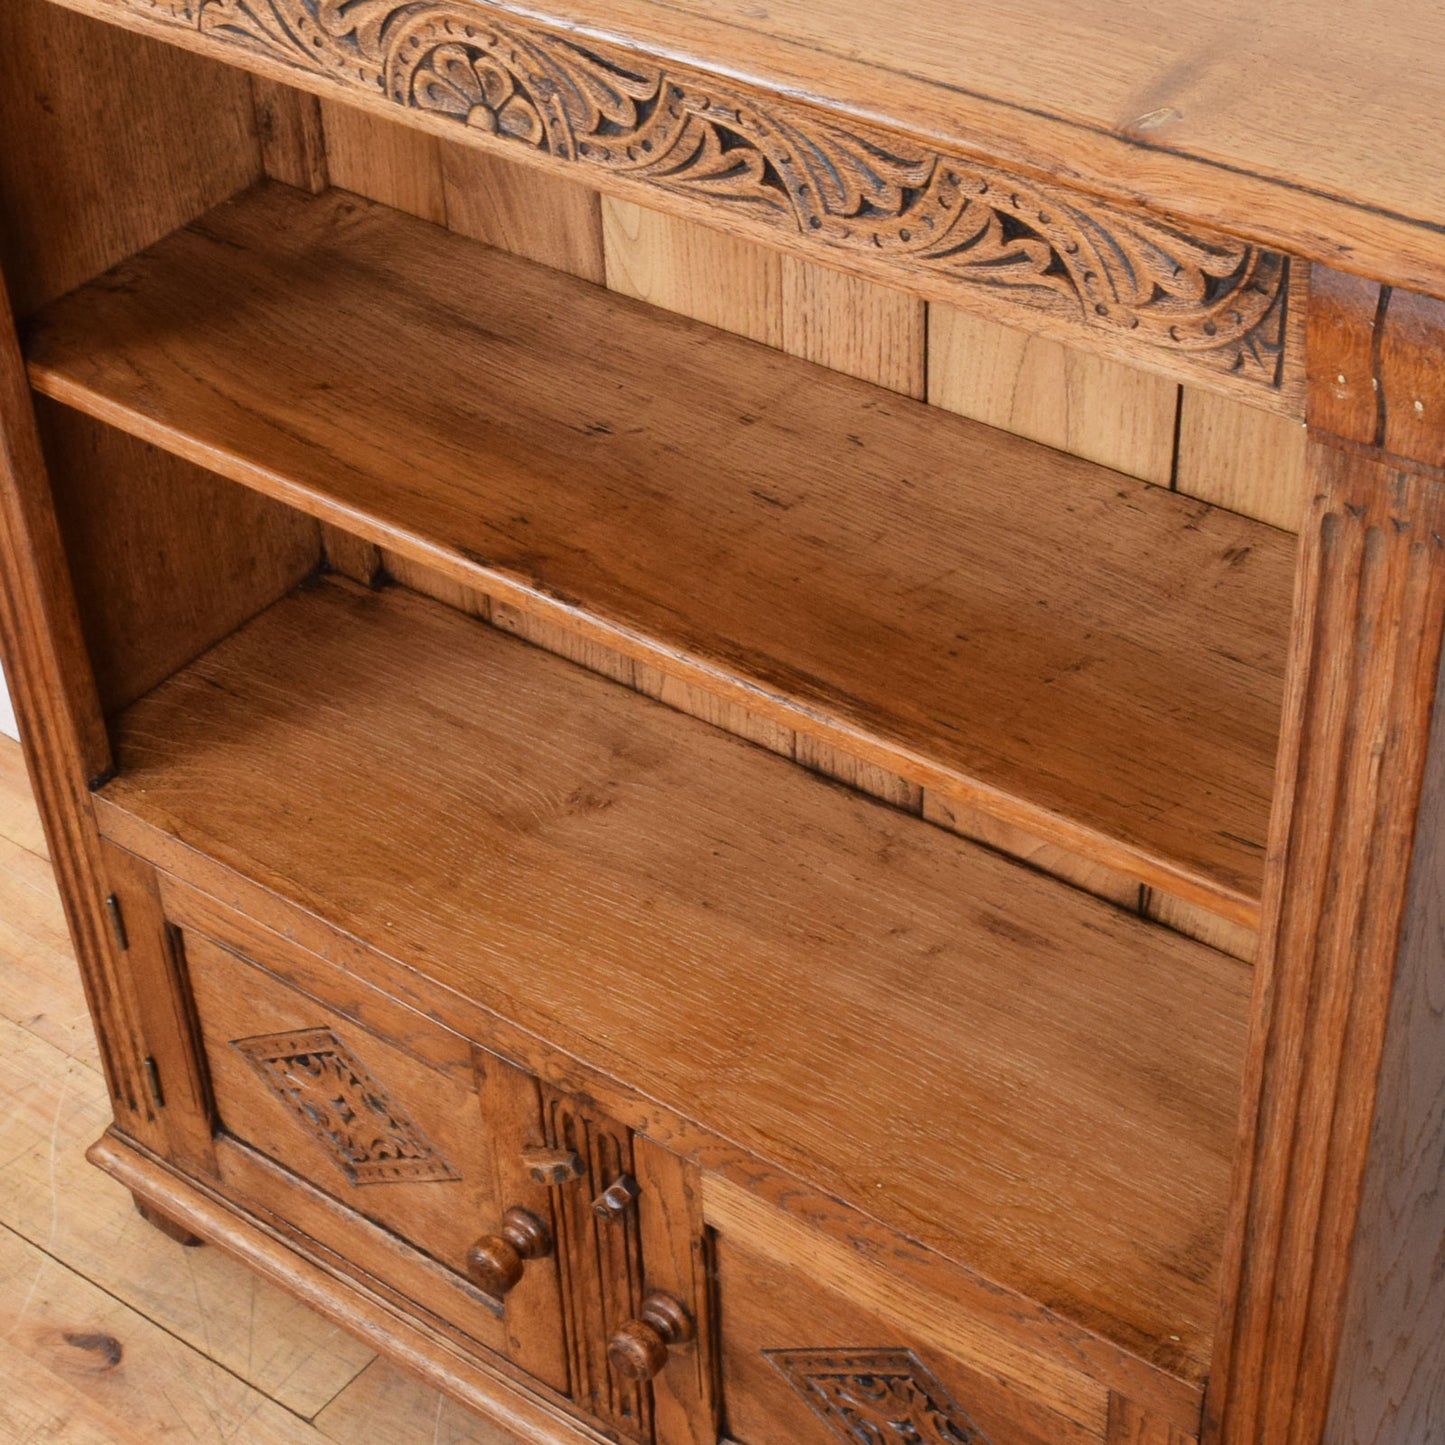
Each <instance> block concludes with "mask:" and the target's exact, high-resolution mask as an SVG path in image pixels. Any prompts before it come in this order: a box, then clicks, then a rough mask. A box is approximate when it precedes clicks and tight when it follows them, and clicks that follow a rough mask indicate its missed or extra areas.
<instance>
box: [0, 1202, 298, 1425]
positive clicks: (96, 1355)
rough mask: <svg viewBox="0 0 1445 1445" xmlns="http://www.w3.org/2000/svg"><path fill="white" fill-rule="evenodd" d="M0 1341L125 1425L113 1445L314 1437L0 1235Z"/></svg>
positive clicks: (116, 1303) (44, 1377)
mask: <svg viewBox="0 0 1445 1445" xmlns="http://www.w3.org/2000/svg"><path fill="white" fill-rule="evenodd" d="M0 1338H3V1339H4V1340H5V1341H6V1343H7V1344H8V1345H9V1346H10V1349H11V1351H12V1352H14V1353H15V1354H18V1355H20V1356H21V1357H22V1358H23V1359H24V1360H25V1361H26V1362H28V1364H29V1365H30V1367H31V1370H32V1372H33V1375H34V1376H35V1377H38V1378H39V1379H40V1380H41V1381H43V1382H45V1384H46V1385H49V1384H50V1381H51V1380H52V1378H53V1379H54V1380H56V1381H59V1382H61V1383H63V1384H64V1385H67V1386H69V1387H70V1391H69V1392H67V1393H73V1394H78V1395H79V1396H81V1397H82V1398H83V1399H84V1400H85V1401H87V1402H88V1403H89V1404H90V1405H91V1406H93V1407H95V1408H96V1410H97V1411H98V1412H104V1415H105V1416H109V1417H110V1418H111V1419H112V1420H116V1421H120V1422H123V1425H124V1429H123V1430H121V1431H119V1432H117V1434H116V1435H113V1436H112V1437H111V1438H119V1439H121V1440H136V1441H145V1440H164V1439H180V1440H193V1441H196V1442H198V1445H199V1442H212V1441H215V1442H222V1441H235V1440H245V1441H247V1442H248V1445H300V1442H314V1441H316V1440H317V1439H318V1438H319V1437H318V1433H317V1431H316V1429H315V1427H314V1426H312V1425H311V1424H309V1423H308V1422H307V1421H305V1420H302V1419H299V1418H298V1417H297V1416H295V1415H293V1414H292V1413H291V1412H290V1411H288V1410H286V1409H284V1408H283V1407H282V1406H280V1405H278V1404H277V1403H276V1402H275V1401H274V1400H270V1399H268V1398H267V1397H266V1396H265V1395H263V1394H262V1393H261V1392H260V1391H259V1390H256V1389H254V1388H253V1387H252V1386H251V1385H249V1384H247V1383H246V1381H244V1380H242V1379H240V1378H238V1377H237V1376H236V1375H233V1374H231V1373H230V1372H229V1371H228V1370H223V1369H221V1368H220V1367H219V1366H218V1365H216V1364H213V1363H212V1362H211V1361H210V1360H208V1359H205V1358H204V1357H203V1356H201V1355H199V1354H198V1353H197V1352H196V1351H194V1350H192V1349H191V1348H190V1347H189V1346H187V1345H185V1344H184V1343H182V1342H181V1341H180V1340H177V1339H176V1338H174V1336H172V1335H169V1334H167V1333H166V1332H165V1331H164V1330H163V1329H161V1328H160V1327H159V1326H157V1325H154V1324H152V1323H151V1322H150V1321H149V1320H147V1319H146V1318H145V1317H144V1316H143V1315H141V1314H139V1313H137V1312H136V1311H135V1310H133V1309H131V1308H130V1307H129V1306H128V1305H126V1304H123V1303H122V1302H121V1301H120V1300H117V1299H115V1298H113V1297H112V1296H110V1295H108V1294H107V1293H106V1292H105V1291H104V1290H102V1289H99V1288H97V1287H96V1286H95V1285H93V1284H91V1283H90V1281H88V1280H86V1279H85V1278H83V1277H82V1276H81V1275H79V1274H77V1273H76V1272H75V1271H74V1270H72V1269H68V1268H67V1267H66V1266H65V1265H63V1264H61V1263H60V1262H59V1261H58V1260H56V1259H54V1258H52V1257H51V1256H50V1255H48V1254H46V1253H45V1252H44V1251H43V1250H40V1249H37V1248H36V1247H35V1246H34V1245H32V1244H30V1243H29V1242H27V1241H26V1240H23V1239H21V1238H20V1237H19V1236H18V1235H16V1234H13V1233H11V1232H10V1231H9V1230H0ZM11 1359H12V1360H13V1354H12V1356H11ZM90 1423H91V1421H90V1419H89V1418H86V1419H85V1420H84V1424H85V1425H87V1426H88V1425H89V1424H90ZM39 1438H41V1439H56V1438H59V1439H65V1438H66V1436H65V1435H63V1434H62V1435H59V1436H58V1437H57V1436H55V1435H41V1436H40V1437H39ZM81 1438H85V1437H84V1436H83V1435H82V1436H81Z"/></svg>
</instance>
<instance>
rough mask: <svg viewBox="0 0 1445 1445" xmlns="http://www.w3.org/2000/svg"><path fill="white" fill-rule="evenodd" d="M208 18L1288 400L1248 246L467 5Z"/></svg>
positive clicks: (645, 177) (331, 70) (496, 124)
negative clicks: (1283, 393)
mask: <svg viewBox="0 0 1445 1445" xmlns="http://www.w3.org/2000/svg"><path fill="white" fill-rule="evenodd" d="M131 3H137V4H140V3H144V0H131ZM192 8H194V10H195V12H196V13H195V17H194V19H193V20H192V21H191V23H192V24H193V25H195V26H197V27H198V28H199V29H200V31H201V32H202V33H203V34H205V35H207V36H209V37H211V38H212V39H221V40H227V41H232V42H235V43H237V44H240V45H244V46H246V47H248V48H250V49H252V50H255V51H258V52H261V53H263V54H265V55H266V56H268V57H269V58H271V59H272V60H276V61H280V62H283V63H285V64H288V65H292V66H296V67H299V68H302V69H305V70H309V71H312V72H316V73H319V74H322V75H325V76H328V77H330V78H332V79H334V80H337V81H340V82H342V83H344V84H347V85H349V86H353V87H361V88H363V89H365V90H367V91H370V92H372V93H374V94H378V95H381V96H385V97H387V98H389V99H390V100H391V101H393V102H395V103H396V104H397V105H399V106H404V107H407V108H409V109H413V110H418V111H423V112H426V113H427V114H429V115H431V116H433V117H439V118H443V119H446V120H449V121H454V122H455V123H456V124H457V125H458V126H459V127H467V128H471V129H473V130H480V131H484V132H486V133H487V134H488V135H490V136H492V137H493V138H495V139H498V140H501V141H504V142H508V143H510V144H512V145H514V146H516V147H518V148H521V149H533V150H537V151H544V152H546V153H547V154H549V155H551V156H554V157H557V158H560V159H564V160H568V161H571V162H575V163H576V164H577V165H578V166H579V167H581V168H584V169H590V170H593V171H598V172H609V173H611V174H613V175H615V176H619V177H625V178H627V179H628V180H630V181H634V182H642V183H644V184H646V185H648V186H650V187H653V188H656V189H658V190H660V191H664V192H669V193H672V194H674V195H679V196H685V197H687V198H689V199H690V200H693V201H698V202H705V203H707V204H708V205H709V206H711V207H712V208H713V209H714V210H716V211H718V212H720V213H725V216H724V218H726V216H731V217H732V218H734V219H738V220H740V221H742V222H743V223H745V224H750V225H752V226H753V227H754V228H756V227H757V226H758V225H762V226H765V227H770V228H772V229H775V230H779V229H780V230H786V231H788V232H792V233H794V234H795V236H802V237H807V238H811V240H812V241H813V242H814V243H815V244H816V245H818V246H819V247H823V248H829V249H832V250H834V251H835V252H836V251H844V252H848V253H850V254H851V255H852V256H853V258H854V259H855V261H859V262H860V263H861V264H866V266H867V267H868V268H869V269H871V270H878V271H880V272H882V273H885V274H886V273H887V272H892V273H893V274H895V275H899V273H905V274H907V273H911V274H912V275H913V276H914V277H915V278H917V277H919V276H924V277H927V278H928V281H927V284H928V286H929V287H930V288H931V290H932V291H933V292H935V293H936V292H938V290H939V288H940V285H941V284H943V285H944V286H945V288H946V289H948V290H951V289H952V284H956V286H957V287H958V288H960V289H964V290H967V289H972V290H975V291H976V292H977V291H986V292H989V293H991V295H992V298H993V299H994V300H996V301H997V300H1001V301H1003V302H1004V303H1005V304H1007V303H1008V302H1013V303H1016V304H1018V305H1020V306H1022V307H1027V308H1028V309H1029V310H1031V311H1032V312H1033V313H1034V314H1035V315H1037V314H1039V313H1044V314H1046V315H1048V316H1049V317H1050V318H1052V319H1054V320H1055V321H1056V322H1060V323H1062V324H1064V325H1066V326H1067V327H1068V328H1069V329H1070V330H1072V329H1076V328H1081V329H1083V330H1084V331H1086V332H1093V333H1095V334H1098V333H1107V334H1108V336H1109V337H1110V338H1111V339H1112V340H1113V341H1114V342H1115V343H1117V344H1119V345H1122V346H1123V347H1125V348H1126V349H1128V350H1133V351H1137V350H1143V351H1145V352H1155V353H1165V354H1167V355H1169V356H1172V357H1173V358H1174V365H1175V368H1176V369H1178V368H1179V367H1180V366H1183V367H1184V368H1185V369H1187V370H1191V371H1192V370H1199V369H1202V370H1204V371H1207V372H1215V373H1220V374H1223V375H1225V376H1228V377H1230V378H1232V379H1236V380H1238V381H1240V382H1242V383H1244V384H1245V385H1246V386H1249V387H1253V388H1260V389H1263V390H1265V391H1266V392H1268V391H1272V390H1277V389H1278V388H1279V387H1280V386H1281V385H1282V384H1283V383H1284V380H1285V375H1286V365H1285V362H1286V348H1287V342H1288V340H1289V337H1290V330H1289V324H1288V323H1289V317H1288V314H1287V313H1288V309H1289V297H1290V276H1289V272H1290V263H1289V260H1288V258H1286V257H1284V256H1282V255H1279V254H1277V253H1274V252H1270V251H1264V250H1261V249H1259V248H1257V247H1254V246H1251V245H1249V244H1247V243H1245V242H1242V241H1236V240H1233V239H1231V238H1228V237H1225V236H1217V235H1208V234H1203V233H1199V232H1197V231H1192V230H1185V229H1182V228H1180V227H1176V226H1173V225H1170V224H1168V223H1167V222H1164V221H1160V220H1151V219H1146V218H1142V217H1139V216H1135V215H1131V214H1128V213H1126V212H1124V211H1122V210H1120V209H1117V208H1115V207H1112V206H1109V205H1107V204H1106V203H1104V202H1101V201H1097V200H1094V199H1092V198H1090V197H1088V196H1085V195H1083V194H1081V193H1079V192H1075V191H1070V190H1067V189H1064V188H1062V187H1055V186H1050V185H1045V184H1040V183H1036V182H1033V181H1027V180H1024V179H1022V178H1020V177H1019V176H1017V175H1012V174H1010V173H1009V172H1007V171H1004V170H1001V169H998V168H996V167H992V166H988V165H984V164H981V163H979V162H976V161H970V160H965V159H962V158H960V157H955V156H948V155H941V154H938V153H937V152H935V151H933V150H930V149H928V148H926V147H924V146H921V145H918V144H915V143H912V142H909V141H906V140H904V139H903V138H900V137H897V136H889V135H885V134H883V133H881V132H878V133H873V132H869V131H867V130H865V129H863V128H861V127H854V126H852V125H849V126H846V127H845V126H841V125H838V124H835V123H833V122H832V121H830V119H829V118H828V116H827V115H826V113H824V112H823V111H821V110H817V109H813V108H811V107H806V106H802V105H797V104H795V103H792V102H787V101H781V100H778V99H776V98H769V99H767V100H766V101H764V102H759V101H757V100H755V99H754V98H753V97H752V96H751V95H749V94H747V93H745V92H744V91H743V90H741V89H737V88H733V87H731V86H730V85H729V84H727V83H726V82H724V81H721V80H720V79H719V78H717V77H715V76H707V75H702V74H693V73H691V72H688V71H687V70H685V69H683V68H680V67H667V68H664V67H662V66H659V65H657V64H653V63H651V62H650V61H648V60H647V59H646V58H645V57H641V56H639V55H637V54H635V53H630V52H625V51H622V50H620V49H617V48H615V47H612V46H607V45H602V44H597V43H593V42H590V41H582V40H579V39H578V38H576V37H574V36H569V35H564V34H560V33H556V32H553V31H551V30H547V29H545V28H542V27H539V26H534V25H531V24H524V23H520V22H518V21H517V20H515V19H514V18H512V17H506V18H505V19H503V18H500V17H495V16H494V15H493V14H492V12H490V11H489V10H487V9H486V8H485V6H483V5H481V4H478V3H467V0H450V3H418V0H192ZM899 279H900V281H902V280H904V276H903V275H899ZM948 283H952V284H948ZM1021 320H1024V321H1026V318H1021Z"/></svg>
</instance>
